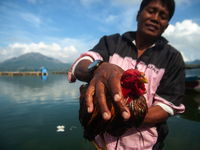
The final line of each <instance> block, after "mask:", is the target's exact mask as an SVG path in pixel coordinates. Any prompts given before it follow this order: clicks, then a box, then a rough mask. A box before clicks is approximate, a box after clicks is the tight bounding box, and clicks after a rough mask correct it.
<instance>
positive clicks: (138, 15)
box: [136, 11, 140, 21]
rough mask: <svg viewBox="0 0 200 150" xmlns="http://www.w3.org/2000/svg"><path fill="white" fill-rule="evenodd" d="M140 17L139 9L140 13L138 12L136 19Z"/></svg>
mask: <svg viewBox="0 0 200 150" xmlns="http://www.w3.org/2000/svg"><path fill="white" fill-rule="evenodd" d="M139 17H140V11H138V14H137V17H136V21H138V19H139Z"/></svg>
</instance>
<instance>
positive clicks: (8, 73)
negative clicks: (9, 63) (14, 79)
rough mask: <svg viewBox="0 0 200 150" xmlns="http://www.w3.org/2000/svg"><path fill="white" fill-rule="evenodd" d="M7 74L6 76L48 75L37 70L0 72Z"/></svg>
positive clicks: (1, 74)
mask: <svg viewBox="0 0 200 150" xmlns="http://www.w3.org/2000/svg"><path fill="white" fill-rule="evenodd" d="M3 75H8V76H44V75H48V72H47V73H42V72H38V71H35V72H34V71H33V72H0V76H3Z"/></svg>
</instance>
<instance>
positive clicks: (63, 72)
mask: <svg viewBox="0 0 200 150" xmlns="http://www.w3.org/2000/svg"><path fill="white" fill-rule="evenodd" d="M51 74H68V72H65V71H57V72H56V71H54V72H51Z"/></svg>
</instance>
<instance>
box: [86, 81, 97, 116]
mask: <svg viewBox="0 0 200 150" xmlns="http://www.w3.org/2000/svg"><path fill="white" fill-rule="evenodd" d="M94 90H95V86H94V84H92V82H91V83H90V84H89V86H88V89H87V92H86V105H87V111H88V113H92V112H93V109H94V104H93V95H94Z"/></svg>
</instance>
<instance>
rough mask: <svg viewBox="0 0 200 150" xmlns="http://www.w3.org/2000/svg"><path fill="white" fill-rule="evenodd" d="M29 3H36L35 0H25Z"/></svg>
mask: <svg viewBox="0 0 200 150" xmlns="http://www.w3.org/2000/svg"><path fill="white" fill-rule="evenodd" d="M27 1H28V2H29V3H31V4H36V0H27Z"/></svg>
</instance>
